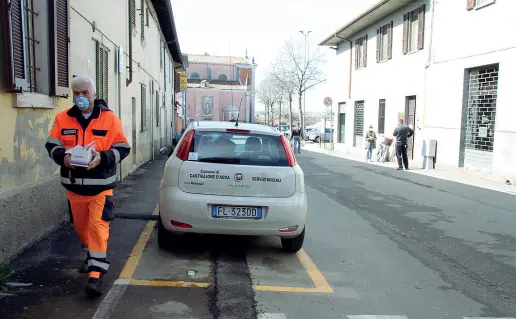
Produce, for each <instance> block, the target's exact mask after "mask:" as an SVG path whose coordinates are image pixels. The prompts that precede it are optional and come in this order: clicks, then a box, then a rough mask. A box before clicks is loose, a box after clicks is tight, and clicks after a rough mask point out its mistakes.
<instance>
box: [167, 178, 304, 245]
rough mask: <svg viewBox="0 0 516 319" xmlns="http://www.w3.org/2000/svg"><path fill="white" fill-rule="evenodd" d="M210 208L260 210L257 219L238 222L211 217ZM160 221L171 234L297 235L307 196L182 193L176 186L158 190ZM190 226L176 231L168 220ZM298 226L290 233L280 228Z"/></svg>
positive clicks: (302, 218)
mask: <svg viewBox="0 0 516 319" xmlns="http://www.w3.org/2000/svg"><path fill="white" fill-rule="evenodd" d="M212 205H233V206H254V207H262V208H263V217H262V219H260V220H252V219H251V220H237V219H222V218H213V217H212V216H211V207H212ZM159 209H160V218H161V221H162V223H163V226H164V228H165V229H167V230H168V231H170V232H184V233H201V234H223V235H249V236H280V237H283V238H291V237H296V236H298V235H299V234H300V233H301V232H302V231H303V228H304V226H305V223H306V215H307V204H306V194H304V193H295V194H294V195H293V196H291V197H288V198H260V197H232V196H215V195H203V194H191V193H185V192H183V191H182V190H180V189H179V187H177V186H169V187H165V188H163V189H161V190H160V194H159ZM172 220H173V221H178V222H181V223H185V224H189V225H192V228H178V227H175V226H173V225H172V223H171V221H172ZM295 225H297V226H298V229H297V230H296V231H293V232H280V229H282V228H286V227H291V226H295Z"/></svg>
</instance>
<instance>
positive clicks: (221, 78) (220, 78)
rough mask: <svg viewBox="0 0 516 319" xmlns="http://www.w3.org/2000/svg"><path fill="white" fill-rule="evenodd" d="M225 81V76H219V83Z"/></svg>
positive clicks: (226, 78)
mask: <svg viewBox="0 0 516 319" xmlns="http://www.w3.org/2000/svg"><path fill="white" fill-rule="evenodd" d="M227 80H228V77H227V75H225V74H221V75H219V81H227Z"/></svg>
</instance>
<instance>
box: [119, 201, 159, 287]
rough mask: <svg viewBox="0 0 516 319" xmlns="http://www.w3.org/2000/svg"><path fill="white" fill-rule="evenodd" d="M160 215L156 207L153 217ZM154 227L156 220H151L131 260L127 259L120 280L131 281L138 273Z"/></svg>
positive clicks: (137, 243)
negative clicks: (138, 267)
mask: <svg viewBox="0 0 516 319" xmlns="http://www.w3.org/2000/svg"><path fill="white" fill-rule="evenodd" d="M158 214H159V205H156V208H155V209H154V213H153V214H152V215H158ZM154 225H156V221H155V220H151V221H149V222H147V225H146V226H145V228H144V229H143V232H142V233H141V235H140V238H139V239H138V241H137V242H136V245H135V246H134V248H133V251H132V252H131V255H129V258H128V259H127V262H126V263H125V266H124V269H123V270H122V273H121V274H120V277H119V278H120V279H131V278H132V277H133V275H134V272H135V271H136V267H137V266H138V264H139V263H140V259H141V258H142V254H143V251H144V250H145V247H146V246H147V242H148V241H149V238H150V236H151V233H152V231H153V229H154Z"/></svg>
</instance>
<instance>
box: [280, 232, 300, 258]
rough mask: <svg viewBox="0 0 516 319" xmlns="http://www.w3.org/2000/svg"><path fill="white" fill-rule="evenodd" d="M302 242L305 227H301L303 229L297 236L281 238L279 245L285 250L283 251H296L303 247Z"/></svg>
mask: <svg viewBox="0 0 516 319" xmlns="http://www.w3.org/2000/svg"><path fill="white" fill-rule="evenodd" d="M304 242H305V229H304V228H303V231H302V232H301V234H299V236H297V237H294V238H281V247H282V248H283V251H285V252H288V253H297V252H298V251H299V250H300V249H301V248H302V247H303V243H304Z"/></svg>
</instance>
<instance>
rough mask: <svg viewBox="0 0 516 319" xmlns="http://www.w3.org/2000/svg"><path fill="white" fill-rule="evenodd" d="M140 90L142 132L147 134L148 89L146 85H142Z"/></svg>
mask: <svg viewBox="0 0 516 319" xmlns="http://www.w3.org/2000/svg"><path fill="white" fill-rule="evenodd" d="M140 88H141V92H140V96H141V101H140V106H141V122H140V127H141V128H140V131H141V132H145V131H147V87H146V86H145V84H143V83H141V84H140Z"/></svg>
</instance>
